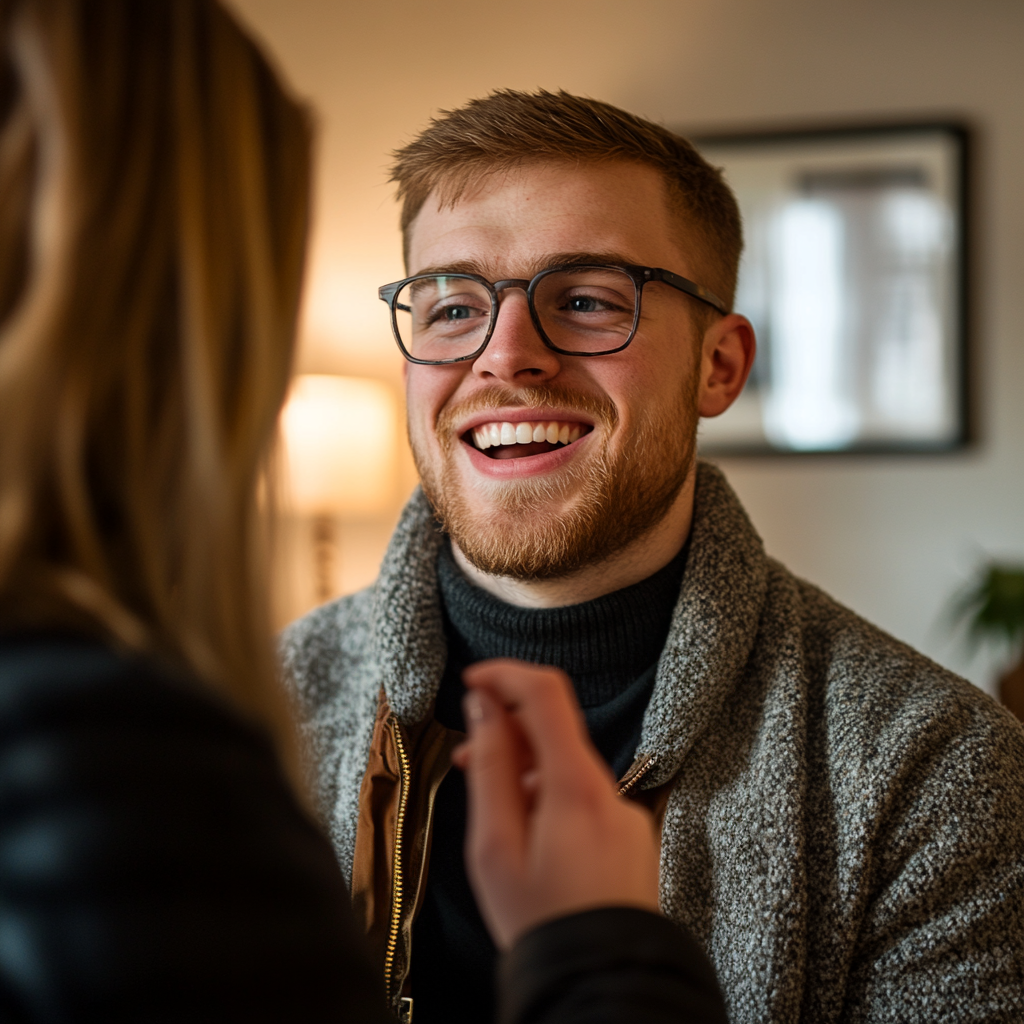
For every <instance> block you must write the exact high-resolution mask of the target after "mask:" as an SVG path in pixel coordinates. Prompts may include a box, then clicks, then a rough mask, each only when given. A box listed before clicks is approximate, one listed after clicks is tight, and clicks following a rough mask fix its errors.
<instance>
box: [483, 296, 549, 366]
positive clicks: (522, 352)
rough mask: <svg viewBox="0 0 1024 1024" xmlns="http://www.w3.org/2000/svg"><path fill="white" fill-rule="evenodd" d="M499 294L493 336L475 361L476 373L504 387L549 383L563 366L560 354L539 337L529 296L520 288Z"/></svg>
mask: <svg viewBox="0 0 1024 1024" xmlns="http://www.w3.org/2000/svg"><path fill="white" fill-rule="evenodd" d="M499 294H500V297H501V305H500V306H499V308H498V319H497V321H496V322H495V324H494V334H492V335H491V340H490V341H489V342H488V343H487V348H485V349H484V350H483V352H482V353H481V354H480V355H479V356H477V358H476V359H475V360H474V361H473V373H474V374H475V375H476V376H478V377H485V378H489V379H491V380H499V381H502V382H503V383H505V384H519V385H522V384H536V383H539V382H540V381H546V380H550V379H551V378H552V377H554V376H555V375H556V374H557V373H558V371H559V370H560V369H561V368H562V364H561V363H560V361H559V356H558V353H557V352H552V351H551V349H549V348H548V347H547V345H545V344H544V342H543V341H542V340H541V337H540V335H539V334H538V333H537V328H536V327H534V325H533V320H532V319H531V318H530V307H529V305H528V304H527V301H526V293H525V292H524V291H523V290H522V289H521V288H507V289H504V290H502V291H501V292H500V293H499Z"/></svg>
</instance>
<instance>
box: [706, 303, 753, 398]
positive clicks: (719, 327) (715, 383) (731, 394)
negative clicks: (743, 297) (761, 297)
mask: <svg viewBox="0 0 1024 1024" xmlns="http://www.w3.org/2000/svg"><path fill="white" fill-rule="evenodd" d="M756 354H757V340H756V339H755V337H754V328H753V327H752V326H751V323H750V321H749V320H748V319H747V318H746V317H745V316H740V314H739V313H730V314H729V315H728V316H724V317H722V319H721V320H718V321H716V322H715V323H713V324H712V325H711V326H710V327H709V328H708V330H707V331H706V332H705V334H704V342H703V346H702V351H701V361H700V393H699V397H698V403H697V411H698V412H699V413H700V415H701V416H721V414H722V413H723V412H725V410H726V409H728V408H729V406H730V405H732V403H733V402H735V401H736V398H737V396H738V395H739V393H740V392H741V391H742V390H743V385H744V384H746V382H747V377H749V376H750V368H751V367H752V366H753V365H754V356H755V355H756Z"/></svg>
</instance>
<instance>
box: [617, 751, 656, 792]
mask: <svg viewBox="0 0 1024 1024" xmlns="http://www.w3.org/2000/svg"><path fill="white" fill-rule="evenodd" d="M657 760H658V759H657V757H656V756H655V755H654V754H652V755H651V756H650V757H649V758H647V760H646V761H640V762H639V763H637V764H634V765H633V766H632V767H631V768H630V769H629V771H628V772H626V774H625V775H623V776H622V779H621V780H620V782H619V796H626V795H627V794H628V793H629V791H630V790H631V789H633V788H634V787H635V786H636V784H637V783H638V782H639V781H640V780H641V779H642V778H643V777H644V776H645V775H646V774H647V773H648V772H649V771H650V770H651V769H652V768H653V767H654V763H655V762H656V761H657Z"/></svg>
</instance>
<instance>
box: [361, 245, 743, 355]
mask: <svg viewBox="0 0 1024 1024" xmlns="http://www.w3.org/2000/svg"><path fill="white" fill-rule="evenodd" d="M567 270H618V271H620V272H622V273H624V274H626V275H627V276H628V277H630V278H632V279H633V285H634V287H635V288H636V310H635V311H634V313H633V326H632V327H631V328H630V331H629V336H628V337H627V338H626V340H625V341H624V342H623V343H622V344H621V345H619V346H618V347H617V348H609V349H603V350H602V351H600V352H573V351H570V350H569V349H564V348H559V347H558V346H557V345H556V344H555V343H554V342H553V341H552V340H551V339H550V338H549V337H548V336H547V334H546V333H545V332H544V328H543V326H542V325H541V322H540V316H539V315H538V314H537V309H536V307H535V305H534V301H533V296H534V292H535V291H536V289H537V285H538V284H539V283H540V282H541V281H543V280H544V278H545V277H548V276H549V275H550V274H559V273H564V272H565V271H567ZM432 277H451V278H456V279H460V280H466V281H475V282H476V283H477V284H480V285H483V286H484V287H485V288H486V289H487V291H488V292H489V293H490V296H491V319H490V323H488V325H487V334H486V336H485V337H484V340H483V342H482V343H481V344H480V346H479V348H477V349H476V351H475V352H470V353H469V355H465V356H456V357H455V358H453V359H417V358H416V357H415V356H414V355H412V354H411V353H410V352H409V350H408V349H407V348H406V347H405V345H404V344H403V343H402V336H401V334H400V332H399V330H398V310H397V308H396V304H397V301H398V293H399V292H400V291H401V290H402V289H403V288H405V287H406V285H410V284H412V283H413V282H414V281H425V280H427V279H428V278H432ZM652 281H660V282H661V283H662V284H667V285H669V286H670V287H672V288H675V289H677V290H678V291H681V292H685V293H686V294H687V295H690V296H692V297H693V298H695V299H697V300H698V301H699V302H704V303H706V304H707V305H709V306H711V307H712V308H713V309H716V310H718V312H719V313H722V314H723V315H726V316H727V315H728V314H729V307H728V306H726V304H725V303H724V302H723V301H722V300H721V299H720V298H719V297H718V296H717V295H715V293H714V292H712V291H709V290H708V289H707V288H705V287H704V286H703V285H699V284H697V283H696V282H695V281H691V280H689V279H688V278H685V277H681V276H680V275H679V274H673V273H672V271H671V270H664V269H662V268H660V267H639V266H636V265H634V264H632V263H583V264H580V263H570V264H564V265H561V266H556V267H548V268H547V269H546V270H542V271H541V272H540V273H539V274H534V276H533V277H532V278H531V279H530V280H529V281H527V280H526V279H525V278H516V277H510V278H507V279H506V280H503V281H493V282H492V281H488V280H487V279H486V278H485V277H481V276H480V275H479V274H456V273H452V274H445V273H436V274H414V275H413V276H412V277H405V278H403V279H402V280H401V281H394V282H393V283H391V284H382V285H381V286H380V288H378V289H377V294H378V296H379V297H380V300H381V301H382V302H386V303H387V304H388V308H389V309H390V310H391V331H392V333H393V334H394V336H395V341H396V342H397V343H398V347H399V349H400V350H401V352H402V355H403V356H405V358H406V359H408V360H409V362H410V363H418V364H419V365H421V366H441V365H445V364H447V363H465V362H468V361H469V360H471V359H476V358H477V357H478V356H479V355H480V353H481V352H483V350H484V349H485V348H487V344H488V342H490V340H491V336H492V335H493V334H494V326H495V324H496V323H497V321H498V312H499V303H500V300H499V297H498V293H499V292H502V291H505V289H507V288H522V289H523V290H524V291H525V292H526V303H527V306H528V307H529V309H530V319H531V320H532V321H533V326H534V328H535V329H536V331H537V334H538V335H539V336H540V340H541V341H543V342H544V344H545V345H547V347H548V348H549V349H551V350H552V351H553V352H557V353H559V355H563V356H610V355H613V354H614V353H616V352H621V351H622V350H623V349H624V348H626V346H627V345H629V343H630V342H631V341H632V340H633V338H634V337H636V331H637V327H638V326H639V324H640V305H641V302H642V300H643V294H644V285H645V284H649V283H650V282H652ZM402 309H403V312H408V311H409V310H408V307H407V306H403V307H402Z"/></svg>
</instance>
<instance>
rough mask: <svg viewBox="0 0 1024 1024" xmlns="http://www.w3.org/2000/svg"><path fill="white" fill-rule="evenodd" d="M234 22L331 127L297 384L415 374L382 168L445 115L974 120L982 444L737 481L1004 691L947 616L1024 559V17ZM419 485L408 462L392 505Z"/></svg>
mask: <svg viewBox="0 0 1024 1024" xmlns="http://www.w3.org/2000/svg"><path fill="white" fill-rule="evenodd" d="M235 7H236V8H237V9H238V10H239V11H240V12H241V13H242V14H243V16H244V17H245V18H247V19H248V20H249V22H250V24H251V25H252V26H253V27H254V29H255V30H256V32H257V33H258V34H259V35H261V36H262V38H263V39H264V40H265V41H266V42H267V44H268V46H269V47H270V49H271V50H272V51H273V52H274V53H275V54H276V55H277V57H278V59H279V60H280V62H281V64H282V66H283V68H284V69H285V71H286V73H287V74H288V75H289V77H290V78H291V79H292V81H293V82H294V83H295V86H296V88H297V89H298V90H299V91H300V92H301V93H302V94H303V95H305V96H308V97H310V99H311V100H312V101H313V103H314V105H315V106H316V108H317V110H318V111H319V118H320V124H321V144H320V146H321V152H320V159H321V163H320V179H319V189H318V211H317V228H316V234H315V239H314V243H313V256H312V264H311V274H312V276H311V286H310V291H309V296H308V301H307V304H306V314H305V319H304V326H303V348H302V367H303V368H305V369H308V370H317V371H326V372H340V373H352V374H364V375H373V376H379V377H382V378H385V379H388V380H390V381H392V382H393V383H394V385H395V386H396V387H400V373H401V366H400V361H399V359H398V358H397V353H395V352H394V351H392V342H391V341H390V337H389V335H388V332H387V328H386V325H385V321H384V319H383V316H382V312H383V307H382V306H380V304H379V303H378V302H377V300H376V297H375V293H376V286H377V285H379V284H381V283H383V282H385V281H390V280H395V279H396V278H398V277H400V276H401V273H402V266H401V259H400V245H399V239H398V234H397V229H396V219H397V218H396V209H395V206H394V204H393V202H392V200H391V198H390V187H389V186H388V185H387V184H386V171H385V168H386V163H387V153H388V151H389V150H391V149H393V148H394V147H395V146H396V145H398V144H400V143H401V142H402V141H403V140H406V139H408V138H409V137H410V136H411V135H412V134H414V133H415V132H416V130H417V129H418V128H419V127H420V126H422V125H423V124H424V123H425V122H426V120H427V119H428V118H429V116H430V115H431V113H432V112H434V111H435V110H437V109H438V108H444V107H448V106H452V105H458V104H460V103H462V102H463V101H465V100H466V99H467V98H469V97H472V96H477V95H481V94H484V93H486V92H487V91H489V90H490V89H492V88H498V87H515V88H535V87H537V86H543V87H546V88H549V89H556V88H566V89H568V90H570V91H574V92H581V93H585V94H589V95H593V96H596V97H598V98H601V99H604V100H608V101H610V102H613V103H617V104H619V105H621V106H624V107H626V108H628V109H630V110H633V111H635V112H637V113H640V114H644V115H646V116H648V117H651V118H653V119H655V120H660V121H664V122H666V123H669V124H672V125H677V126H684V127H687V128H692V129H694V130H697V129H701V128H706V129H711V128H719V127H747V126H754V125H762V124H764V125H773V124H780V123H791V122H800V121H813V122H819V121H822V120H829V119H836V118H839V119H849V120H854V121H858V120H872V119H882V118H895V117H899V118H906V117H913V116H918V115H920V116H922V117H934V116H937V115H938V116H946V115H953V116H958V117H963V118H966V119H968V120H969V121H971V122H972V123H973V124H974V125H975V127H976V129H977V133H978V152H977V168H976V170H977V175H976V184H977V189H976V213H977V238H976V242H977V244H976V252H975V267H976V280H977V283H978V287H977V289H976V292H975V296H976V317H975V319H976V331H975V345H976V349H975V369H976V397H977V409H978V417H977V430H978V442H977V444H976V445H975V446H974V447H973V448H972V449H971V450H969V451H967V452H965V453H963V454H959V455H954V456H945V457H932V458H870V459H869V458H809V459H789V460H787V459H781V458H776V459H771V460H764V461H754V460H744V461H741V460H729V461H727V462H725V463H724V467H725V469H726V472H727V473H728V475H729V478H730V479H731V481H732V482H733V484H734V486H735V487H736V488H737V490H738V491H739V493H740V495H741V497H742V498H743V500H744V501H745V503H746V505H747V508H748V509H749V511H750V513H751V515H752V517H753V519H754V521H755V523H756V524H757V525H758V527H759V528H760V530H761V532H762V534H763V536H764V538H765V541H766V543H767V546H768V549H769V551H770V552H772V553H773V554H774V555H776V556H778V557H779V558H781V559H782V560H783V561H785V562H787V563H788V564H789V565H790V566H791V567H792V568H793V569H794V570H796V571H797V572H799V573H801V574H802V575H804V576H806V577H807V578H809V579H811V580H813V581H815V582H816V583H819V584H820V585H821V586H823V587H825V588H826V589H827V590H829V591H831V592H832V593H833V594H834V595H835V596H837V597H838V598H839V599H841V600H842V601H844V602H846V603H848V604H849V605H851V606H852V607H853V608H855V609H856V610H857V611H859V612H861V613H862V614H864V615H866V616H867V617H868V618H870V619H872V620H873V621H875V622H877V623H878V624H880V625H881V626H883V627H884V628H886V629H888V630H890V631H891V632H893V633H895V634H896V635H897V636H899V637H901V638H903V639H905V640H907V641H909V642H910V643H912V644H914V645H916V646H918V647H920V648H923V649H924V650H925V651H927V652H928V653H929V654H931V655H932V656H933V657H936V658H937V659H938V660H940V661H943V662H944V663H946V664H950V665H952V666H953V667H955V668H957V669H958V670H960V671H966V672H967V674H968V675H969V676H970V677H971V678H973V679H974V680H975V681H978V682H980V683H983V684H987V683H988V682H989V681H990V680H991V673H992V665H991V664H990V663H989V662H987V661H985V660H984V659H981V660H975V661H973V662H968V661H967V660H966V659H965V657H964V656H963V655H962V654H960V653H959V648H958V646H957V644H956V642H955V641H954V639H953V638H951V636H950V635H949V630H948V627H947V626H946V624H945V623H944V621H943V610H944V608H945V607H946V604H947V601H948V598H949V595H950V594H951V593H952V592H953V591H954V590H956V588H957V587H958V586H960V585H961V584H962V582H963V580H964V579H965V578H966V577H967V576H968V575H969V574H970V572H971V570H972V568H973V566H974V565H975V564H976V562H977V561H978V560H979V559H980V558H982V557H983V556H985V555H989V554H991V555H1004V556H1012V557H1017V558H1018V559H1020V558H1022V557H1024V337H1022V332H1024V288H1022V287H1021V283H1022V280H1024V188H1022V182H1021V169H1022V168H1024V60H1022V58H1021V51H1022V49H1024V4H1021V3H1019V2H1018V0H974V2H972V3H964V2H962V0H861V2H859V3H856V4H855V3H840V2H838V0H716V2H713V3H712V2H710V0H645V2H640V3H635V4H623V3H621V2H610V0H561V2H559V0H554V2H552V0H545V2H538V0H524V2H521V3H519V4H516V5H514V6H513V7H506V6H502V5H487V4H480V3H476V2H474V3H469V2H464V0H445V2H441V3H434V4H422V3H417V2H415V0H377V2H375V3H373V4H369V3H364V4H356V3H348V2H344V0H235ZM412 481H413V476H412V473H411V469H410V467H409V464H408V462H406V463H405V470H404V476H403V480H402V485H401V488H400V489H401V490H403V491H405V492H407V490H408V487H409V486H411V484H412ZM396 513H397V504H396V508H395V509H392V510H389V511H388V513H387V514H386V515H384V516H383V517H382V518H381V521H380V522H379V523H378V524H376V525H374V524H365V523H364V524H359V526H358V529H360V530H362V531H363V532H362V533H361V534H360V537H361V538H362V539H361V541H360V545H359V547H360V551H361V552H362V553H363V559H364V565H363V568H362V569H360V570H359V572H355V573H353V574H350V576H349V577H348V578H347V582H346V583H345V584H344V585H347V586H355V585H357V584H358V583H359V582H361V580H362V578H363V577H364V576H366V575H367V574H368V573H369V572H370V571H372V562H373V559H374V558H375V557H376V552H377V550H378V549H379V545H382V544H383V543H384V539H385V537H386V534H387V530H388V529H389V528H390V524H391V522H393V518H394V515H395V514H396ZM355 528H356V527H355V526H353V529H355ZM374 531H376V532H374ZM368 538H369V539H368ZM374 545H377V546H378V547H374ZM368 551H370V552H371V554H372V555H373V558H370V557H369V556H368V555H367V552H368ZM367 566H369V568H367ZM357 577H358V578H357Z"/></svg>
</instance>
